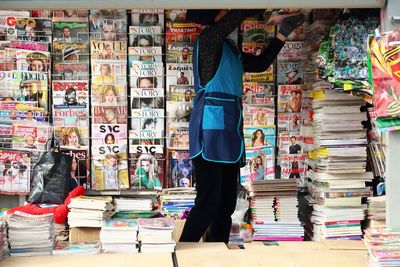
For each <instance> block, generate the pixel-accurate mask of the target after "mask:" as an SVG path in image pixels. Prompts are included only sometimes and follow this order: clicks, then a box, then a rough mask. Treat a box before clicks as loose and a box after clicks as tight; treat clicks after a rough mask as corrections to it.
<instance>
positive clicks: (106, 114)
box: [92, 105, 128, 124]
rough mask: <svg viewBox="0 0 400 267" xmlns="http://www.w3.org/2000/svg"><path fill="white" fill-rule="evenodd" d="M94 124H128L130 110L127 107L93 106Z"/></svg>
mask: <svg viewBox="0 0 400 267" xmlns="http://www.w3.org/2000/svg"><path fill="white" fill-rule="evenodd" d="M92 111H93V112H92V116H93V121H92V123H94V124H126V123H128V119H127V118H128V116H127V115H128V108H127V107H126V106H98V105H96V106H92Z"/></svg>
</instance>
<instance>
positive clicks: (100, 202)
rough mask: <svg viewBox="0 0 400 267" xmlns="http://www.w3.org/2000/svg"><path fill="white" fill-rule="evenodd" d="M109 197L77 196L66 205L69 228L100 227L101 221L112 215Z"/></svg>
mask: <svg viewBox="0 0 400 267" xmlns="http://www.w3.org/2000/svg"><path fill="white" fill-rule="evenodd" d="M111 201H112V198H111V197H87V196H79V197H76V198H73V199H71V203H70V204H69V205H68V208H69V209H70V212H69V213H68V224H69V226H70V227H101V225H102V221H103V220H105V219H110V218H111V216H112V215H113V214H114V212H113V209H114V207H113V205H112V204H111Z"/></svg>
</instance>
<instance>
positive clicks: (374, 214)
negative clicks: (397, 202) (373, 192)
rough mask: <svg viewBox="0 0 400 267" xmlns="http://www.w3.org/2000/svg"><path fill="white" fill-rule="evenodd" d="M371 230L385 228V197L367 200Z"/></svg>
mask: <svg viewBox="0 0 400 267" xmlns="http://www.w3.org/2000/svg"><path fill="white" fill-rule="evenodd" d="M368 203H369V207H368V214H369V218H370V219H371V222H370V227H371V228H386V196H379V197H370V198H368Z"/></svg>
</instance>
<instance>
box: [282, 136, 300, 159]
mask: <svg viewBox="0 0 400 267" xmlns="http://www.w3.org/2000/svg"><path fill="white" fill-rule="evenodd" d="M303 139H304V137H303V136H302V135H280V136H279V137H278V146H279V154H280V155H282V154H302V153H303Z"/></svg>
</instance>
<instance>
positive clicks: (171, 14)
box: [165, 9, 187, 22]
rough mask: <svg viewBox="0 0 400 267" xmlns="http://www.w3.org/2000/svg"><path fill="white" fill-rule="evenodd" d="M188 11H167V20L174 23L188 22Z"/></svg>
mask: <svg viewBox="0 0 400 267" xmlns="http://www.w3.org/2000/svg"><path fill="white" fill-rule="evenodd" d="M186 12H187V10H186V9H166V10H165V19H166V20H168V21H172V22H180V21H186Z"/></svg>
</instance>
